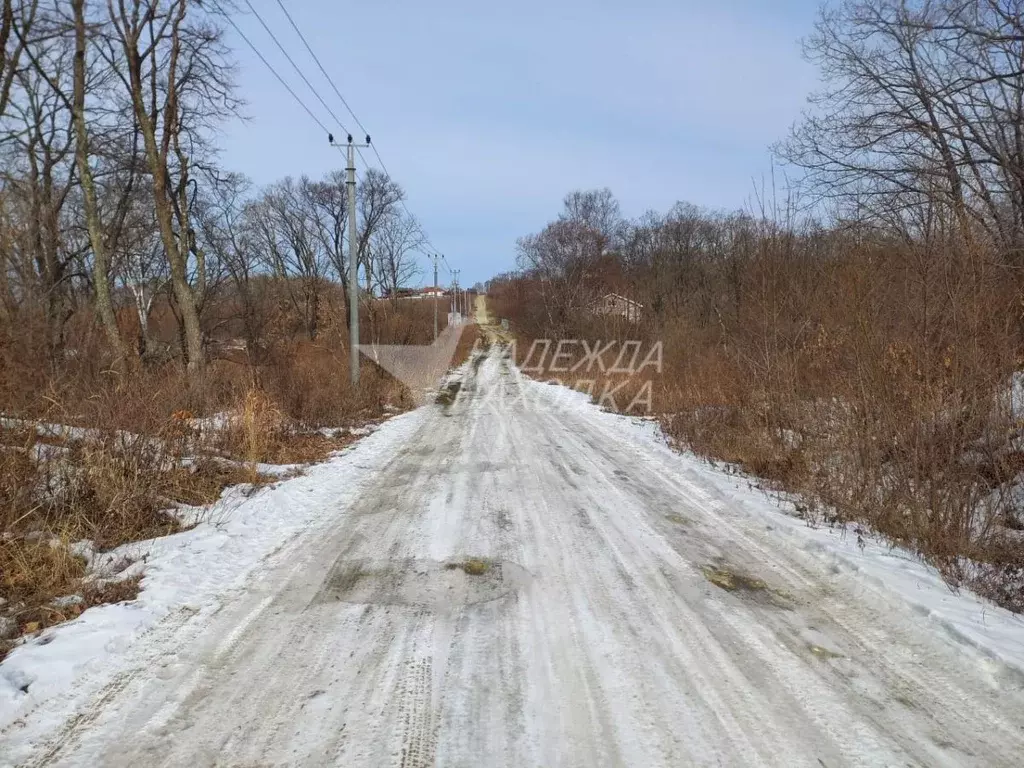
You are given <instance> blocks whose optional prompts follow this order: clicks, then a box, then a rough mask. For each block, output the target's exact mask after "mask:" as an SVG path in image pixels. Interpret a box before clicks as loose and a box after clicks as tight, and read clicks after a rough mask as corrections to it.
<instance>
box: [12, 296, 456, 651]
mask: <svg viewBox="0 0 1024 768" xmlns="http://www.w3.org/2000/svg"><path fill="white" fill-rule="evenodd" d="M267 300H268V301H269V302H270V304H268V306H266V307H263V308H262V309H261V311H263V310H266V311H265V312H263V314H264V315H265V318H264V319H265V320H266V323H265V324H264V325H262V326H261V335H260V336H259V337H254V338H251V339H250V340H249V343H248V344H246V345H243V348H242V350H241V351H239V346H238V344H237V343H235V341H237V340H231V339H220V340H218V342H217V343H214V344H211V350H210V351H211V356H212V359H211V360H210V362H209V364H208V365H207V367H206V369H205V371H204V373H203V375H202V376H200V377H188V376H186V374H185V371H184V370H183V369H182V367H181V366H180V364H179V362H178V361H177V360H175V359H174V355H173V345H174V343H175V342H176V340H177V337H176V335H175V333H174V325H173V315H172V314H171V313H170V312H169V310H167V308H166V307H158V308H157V310H155V311H154V318H153V320H154V329H155V330H154V333H155V334H156V335H157V337H160V336H161V335H162V337H163V339H162V340H161V338H156V339H155V340H154V341H155V342H158V343H156V344H155V345H154V347H155V348H159V349H165V350H169V351H170V352H171V353H172V354H152V355H150V356H149V357H147V359H146V360H145V361H141V362H140V364H139V365H138V366H136V367H133V368H131V369H129V370H127V371H121V372H115V371H113V370H111V368H110V367H109V365H108V357H107V355H106V350H105V349H104V346H103V342H102V335H101V334H99V333H98V332H97V329H96V327H95V325H94V322H93V316H92V313H91V312H85V313H83V314H81V315H76V316H74V317H73V318H72V319H71V321H70V322H69V323H68V326H67V349H68V354H67V355H65V356H64V357H63V358H62V359H61V360H60V361H59V362H57V363H56V364H55V363H54V361H53V360H51V359H50V358H49V357H48V356H47V349H46V345H45V343H44V340H45V335H44V334H42V333H40V332H38V331H39V330H40V329H39V327H38V326H37V325H33V322H35V321H37V320H39V318H35V320H33V317H32V316H31V315H25V316H23V318H22V321H23V322H22V327H20V329H19V331H18V333H12V332H11V329H10V328H0V402H3V403H4V408H3V410H4V413H5V415H6V416H17V417H20V418H21V419H23V420H24V421H22V422H20V423H19V424H17V425H16V426H13V427H12V426H0V599H2V600H4V601H6V602H5V603H3V604H2V605H0V617H6V618H9V619H10V621H5V622H0V624H4V625H8V626H7V628H8V629H11V632H13V634H15V635H17V634H19V633H22V632H31V631H36V630H37V629H39V628H42V627H46V626H49V625H51V624H54V623H57V622H59V621H62V620H66V619H68V618H73V617H74V616H76V615H77V614H78V613H79V612H80V611H81V610H84V608H85V607H88V606H89V605H92V604H97V603H98V602H104V601H115V600H121V599H131V597H132V596H133V595H134V593H135V592H136V591H137V589H138V584H137V580H134V581H133V580H128V581H125V582H119V581H112V582H107V583H103V584H102V586H100V585H99V582H95V583H93V582H89V581H88V579H87V578H86V577H87V574H86V565H85V561H84V560H82V559H81V558H78V557H75V556H74V555H73V554H72V551H73V548H71V547H70V545H71V543H72V542H77V541H80V540H83V539H88V540H91V541H92V542H93V544H94V546H95V547H96V548H98V549H101V550H104V549H111V548H114V547H117V546H119V545H122V544H125V543H127V542H134V541H140V540H146V539H150V538H153V537H156V536H162V535H166V534H170V533H174V532H176V531H179V530H181V528H182V523H181V521H180V519H179V517H178V516H177V515H176V514H174V509H175V507H177V506H178V505H188V506H190V507H202V506H205V505H208V504H210V503H212V502H214V501H216V500H217V499H218V498H219V497H220V496H221V494H222V493H223V491H224V489H225V488H227V487H229V486H232V485H237V484H242V483H248V484H253V485H260V484H263V483H265V482H268V481H269V480H270V479H271V478H268V477H266V476H264V475H261V474H260V472H259V465H260V464H263V463H269V464H305V463H309V462H314V461H321V460H324V459H325V458H327V457H328V456H329V455H330V454H331V453H332V452H334V451H337V450H339V449H341V448H344V447H345V446H346V445H349V444H350V443H351V442H353V441H354V440H355V439H356V437H355V436H354V435H352V434H351V432H350V431H346V430H341V431H340V432H338V433H337V434H338V435H339V436H337V437H328V436H326V435H325V434H323V433H321V431H320V428H321V427H331V428H339V427H341V428H344V427H355V426H363V425H365V424H367V423H370V422H376V421H379V420H381V419H383V418H385V417H386V416H387V415H389V414H390V413H394V412H397V411H401V410H403V409H405V408H407V407H409V406H411V404H412V400H411V399H410V397H409V395H408V392H406V391H405V388H404V387H403V386H402V385H401V384H400V383H399V382H397V381H396V380H395V379H393V378H392V377H391V376H389V375H388V374H386V373H384V372H382V371H381V370H380V369H379V368H377V366H375V365H374V364H373V363H371V362H369V361H367V360H364V361H363V366H362V370H361V379H362V381H361V386H360V387H359V388H358V389H353V388H352V387H351V386H350V385H349V383H348V355H347V349H346V346H345V343H346V340H347V332H346V329H345V324H344V318H343V316H342V313H340V312H339V311H338V309H339V308H340V306H341V305H340V304H338V303H331V302H327V303H325V305H324V307H323V316H322V317H321V322H320V328H321V332H320V334H319V335H318V337H317V338H316V339H315V340H309V339H305V338H303V337H302V336H301V334H296V333H295V332H294V329H292V328H291V325H294V324H295V322H296V318H292V317H289V316H288V314H287V312H285V313H282V312H280V311H279V309H277V308H275V307H276V305H274V294H273V292H272V291H271V292H269V293H268V294H267ZM222 310H224V311H225V312H226V314H224V312H222ZM234 310H237V307H235V308H234V309H232V307H231V306H230V302H228V304H224V303H223V302H221V303H220V304H218V305H216V306H213V307H211V308H210V312H211V319H212V320H213V321H214V322H215V323H217V324H218V326H217V327H223V328H230V327H231V325H232V321H231V320H230V318H231V312H232V311H234ZM222 314H224V318H221V317H220V316H221V315H222ZM432 315H433V312H432V307H427V306H424V305H422V304H415V303H412V302H408V303H404V302H402V303H398V304H397V305H396V304H390V303H378V304H377V305H375V306H373V307H370V308H365V311H364V313H363V323H364V330H365V334H366V335H365V336H364V341H368V340H369V339H370V338H374V339H376V340H377V341H379V342H380V343H407V344H418V343H429V336H430V335H431V329H432ZM441 316H442V318H444V317H445V316H446V313H445V307H441ZM224 319H226V320H227V322H226V323H225V322H224ZM209 417H216V419H212V420H211V422H210V423H211V424H212V423H215V422H226V424H227V426H226V427H225V428H223V429H219V428H205V427H204V428H202V429H200V428H199V427H198V426H197V424H198V422H197V421H196V419H207V418H209ZM37 424H38V425H43V428H41V429H36V425H37ZM45 425H59V426H58V427H57V429H56V431H55V430H53V429H51V428H50V427H48V426H45ZM72 428H74V429H77V430H79V431H78V432H76V433H74V434H73V436H72V433H70V432H68V430H70V429H72ZM83 579H85V580H83ZM76 595H77V598H80V599H74V600H69V601H58V602H57V603H55V602H54V601H55V600H56V599H58V598H64V597H68V596H76ZM7 634H10V633H7ZM3 642H4V643H6V645H4V646H3V647H2V648H0V652H4V651H5V650H6V649H7V648H9V647H10V643H11V642H13V639H12V638H10V637H8V638H6V639H5V640H4V641H3Z"/></svg>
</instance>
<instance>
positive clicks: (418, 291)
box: [395, 285, 448, 299]
mask: <svg viewBox="0 0 1024 768" xmlns="http://www.w3.org/2000/svg"><path fill="white" fill-rule="evenodd" d="M447 295H448V292H447V291H445V289H444V288H441V287H437V288H435V287H434V286H432V285H428V286H427V287H426V288H399V289H398V290H397V291H395V298H398V299H432V298H434V296H437V297H438V298H442V297H444V296H447Z"/></svg>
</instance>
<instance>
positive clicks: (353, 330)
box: [328, 133, 370, 386]
mask: <svg viewBox="0 0 1024 768" xmlns="http://www.w3.org/2000/svg"><path fill="white" fill-rule="evenodd" d="M328 138H329V139H330V141H331V144H334V137H333V136H329V137H328ZM369 146H370V137H369V136H367V137H366V143H365V144H353V143H352V134H351V133H350V134H349V135H348V167H347V168H346V169H345V170H346V171H348V178H347V179H346V181H345V187H346V189H347V190H348V346H349V350H348V362H349V380H350V381H351V382H352V385H353V386H358V385H359V247H358V245H357V240H358V238H357V237H356V150H357V149H362V148H364V147H369ZM367 274H369V270H367Z"/></svg>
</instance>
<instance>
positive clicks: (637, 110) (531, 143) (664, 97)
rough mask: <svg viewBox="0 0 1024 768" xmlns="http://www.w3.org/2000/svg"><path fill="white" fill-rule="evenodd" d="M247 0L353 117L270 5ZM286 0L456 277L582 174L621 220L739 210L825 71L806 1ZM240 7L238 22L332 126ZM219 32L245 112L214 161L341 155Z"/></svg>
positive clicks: (317, 161) (318, 160)
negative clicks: (681, 208)
mask: <svg viewBox="0 0 1024 768" xmlns="http://www.w3.org/2000/svg"><path fill="white" fill-rule="evenodd" d="M251 2H252V4H253V7H254V8H255V9H256V10H257V11H258V12H259V13H260V15H261V16H262V17H263V18H264V19H265V20H266V21H267V23H268V24H269V25H270V27H271V29H272V30H273V31H274V33H275V34H276V35H277V36H278V39H279V40H280V41H281V42H282V44H283V45H284V46H285V48H286V49H287V50H288V52H289V54H290V55H291V56H292V58H293V59H294V60H295V61H296V63H297V64H298V65H299V66H300V67H301V68H302V69H303V71H304V72H305V74H306V76H307V77H308V78H309V79H310V81H311V82H312V83H313V85H314V86H315V87H316V88H317V90H318V91H319V92H320V94H321V96H322V97H323V98H324V100H325V101H326V102H327V104H328V105H329V106H330V107H331V108H332V110H333V111H334V113H335V114H336V115H337V116H338V117H339V118H340V119H341V120H342V121H343V122H344V124H345V126H346V127H347V128H349V129H352V130H353V131H354V129H355V125H354V121H353V120H352V119H351V116H350V115H349V114H348V112H347V111H345V109H344V107H343V106H342V104H341V103H340V102H339V101H338V99H337V96H335V94H334V92H333V90H332V89H331V87H330V85H329V84H328V83H327V82H326V80H325V79H324V78H323V76H322V75H321V74H320V72H319V70H318V68H317V66H316V64H315V63H314V62H313V60H312V59H311V58H310V57H309V56H308V54H307V53H306V51H305V49H304V47H303V45H302V43H301V41H300V40H299V38H298V36H297V35H296V34H295V33H294V31H293V30H292V29H291V27H290V26H289V24H288V21H287V19H286V17H285V15H284V13H283V12H282V11H281V8H280V7H279V6H278V4H277V0H251ZM282 2H283V3H284V5H285V7H287V8H288V10H289V12H290V13H291V14H292V17H293V18H294V19H295V21H296V23H297V24H298V26H299V28H300V29H301V30H302V32H303V33H304V34H305V35H306V38H307V40H308V41H309V43H310V45H311V46H312V48H313V50H314V51H315V52H316V53H317V55H318V56H319V57H320V60H321V62H322V63H323V65H324V67H325V68H326V70H327V71H328V72H329V73H330V75H331V77H332V78H333V79H334V82H335V83H336V84H337V86H338V88H339V89H340V91H341V93H342V95H343V96H344V97H345V99H346V100H347V101H348V103H349V105H350V106H351V107H352V109H353V110H354V111H355V113H356V115H357V116H358V117H359V119H360V120H361V121H362V123H363V124H364V125H365V126H366V128H367V129H368V130H369V132H370V134H371V136H372V138H373V143H374V144H375V145H376V146H377V148H378V150H379V152H380V154H381V156H382V157H383V159H384V162H385V164H386V165H387V167H388V170H389V171H390V172H391V174H392V175H393V176H394V177H395V179H396V180H398V181H399V182H400V183H401V184H402V185H403V186H404V187H405V188H406V190H407V191H408V206H409V208H410V210H412V212H413V213H415V214H416V216H417V217H419V219H420V220H421V222H422V223H423V225H424V227H425V229H426V231H427V233H428V235H429V237H430V239H431V242H432V243H433V244H434V245H435V246H436V247H437V248H438V249H439V250H440V251H442V252H443V253H445V255H446V257H447V259H448V261H449V262H450V263H451V264H452V266H453V267H459V268H462V269H463V270H464V271H463V279H462V282H463V284H472V283H474V282H476V281H477V280H486V279H487V278H489V277H491V276H493V275H494V274H496V273H498V272H502V271H505V270H508V269H511V268H513V267H514V264H515V240H516V238H517V237H519V236H520V235H524V234H528V233H530V232H534V231H536V230H538V229H540V228H541V227H542V226H543V225H544V224H545V223H546V222H547V221H548V220H550V219H552V218H553V217H554V216H555V215H556V214H557V213H558V211H559V208H560V205H561V199H562V197H563V196H564V195H565V193H566V192H569V191H570V190H573V189H578V188H592V187H604V186H607V187H610V188H611V189H612V191H613V192H614V193H615V195H616V196H617V197H618V199H619V201H620V202H621V204H622V208H623V212H624V213H625V214H626V215H628V216H637V215H640V214H641V213H643V212H644V211H645V210H647V209H651V208H653V209H657V210H661V211H663V210H665V209H667V208H669V207H670V206H671V205H672V204H673V203H674V202H676V201H677V200H684V201H688V202H692V203H695V204H698V205H703V206H707V207H713V208H727V209H735V208H739V207H742V206H743V205H744V204H745V202H747V201H748V200H749V198H750V196H751V193H752V191H753V189H754V184H755V182H756V183H760V180H761V179H765V178H767V177H768V176H769V175H770V173H771V163H770V156H769V153H768V146H769V145H770V144H771V143H772V142H773V141H775V140H776V139H778V138H781V137H782V136H783V135H784V134H785V133H786V131H787V130H788V128H789V126H790V125H791V124H792V122H793V121H794V120H795V119H796V118H797V117H798V115H799V113H800V111H801V109H802V108H803V106H804V103H805V100H806V97H807V94H808V93H809V92H810V91H811V90H813V88H814V87H815V83H816V79H815V73H814V72H813V70H812V69H811V68H810V67H809V66H808V65H806V64H805V63H804V62H803V61H802V60H801V58H800V49H799V42H798V41H799V39H800V38H801V37H802V36H804V35H806V34H807V33H808V32H809V31H810V28H811V25H812V23H813V21H814V17H815V12H816V8H817V5H818V3H817V2H815V1H814V0H782V1H781V2H771V3H767V2H763V0H762V2H756V1H755V0H723V1H722V2H720V3H709V2H706V0H704V1H703V2H702V1H700V0H674V1H673V0H664V1H662V0H633V2H629V3H626V2H622V1H621V0H618V1H617V2H605V1H603V0H600V1H599V0H593V1H592V2H583V0H515V1H513V2H501V3H495V2H489V1H488V0H476V1H475V2H474V1H471V0H434V1H433V2H422V1H419V2H417V1H415V0H363V1H362V2H351V1H350V0H282ZM238 3H239V5H240V7H241V8H242V9H243V10H244V11H245V12H246V13H245V14H241V13H240V14H239V15H236V16H235V17H234V18H235V21H236V23H237V24H238V25H239V27H240V28H241V29H242V30H243V32H245V34H246V35H247V36H248V37H249V38H250V40H252V41H253V43H255V45H256V46H257V47H258V48H259V49H260V51H261V53H263V54H264V56H266V57H267V59H268V60H269V61H270V62H271V63H272V64H273V65H274V66H275V68H276V69H277V70H278V72H280V74H281V75H282V76H283V77H285V79H286V80H287V81H288V83H289V84H290V85H291V86H292V88H293V89H294V90H295V92H296V93H297V94H298V95H299V96H300V97H301V98H302V99H303V101H304V102H305V103H306V104H307V105H308V106H309V107H310V109H312V110H313V112H314V113H316V114H317V116H318V117H319V118H320V120H321V121H322V122H323V123H324V124H325V125H327V126H328V127H329V128H331V129H332V130H333V131H334V133H335V136H336V137H338V138H342V137H343V136H344V131H343V130H342V129H341V128H340V127H338V126H337V125H336V124H335V122H334V121H333V120H332V118H331V117H330V116H329V115H328V114H327V112H326V110H325V109H324V108H323V107H322V106H321V105H320V103H319V102H318V101H317V100H316V98H315V97H314V96H313V95H312V94H311V93H310V92H309V90H308V89H307V88H306V86H305V85H304V84H303V83H302V81H301V80H300V79H299V77H298V75H296V74H295V71H294V70H293V69H292V68H291V66H290V65H289V64H288V62H287V60H286V59H285V58H284V56H283V55H281V53H280V52H279V51H278V50H277V48H276V46H275V45H274V43H273V41H272V40H271V39H270V37H269V35H268V34H267V33H266V32H265V31H264V30H263V29H262V27H261V26H260V24H259V22H258V21H257V19H256V18H255V17H254V16H252V15H251V14H248V9H247V8H246V6H245V0H238ZM716 5H717V6H719V7H713V6H716ZM229 40H230V42H231V44H232V45H233V46H234V47H235V49H236V51H237V58H238V62H239V72H238V77H237V80H238V84H239V91H240V95H241V96H242V97H243V98H244V99H245V100H246V102H247V105H246V107H245V114H246V115H247V116H248V120H246V121H245V122H241V121H232V122H231V123H228V124H227V125H226V126H225V127H224V135H223V136H222V138H221V142H220V143H221V144H222V146H223V148H224V149H223V154H222V162H223V164H224V165H225V166H226V167H228V168H230V169H232V170H238V171H241V172H243V173H245V174H247V175H248V176H250V177H251V178H252V179H253V180H255V181H256V182H258V183H266V182H270V181H273V180H275V179H278V178H280V177H283V176H285V175H293V176H300V175H302V174H308V175H310V176H314V177H318V176H321V175H322V174H323V173H325V172H326V171H328V170H330V169H332V168H335V167H344V162H343V157H342V155H341V154H340V153H339V152H337V151H336V150H333V149H331V148H330V147H329V146H328V144H327V139H326V137H325V136H324V134H323V131H322V129H321V128H319V127H318V126H317V124H316V123H315V122H314V121H313V120H312V119H311V118H310V117H309V115H307V114H306V113H305V112H304V111H303V110H302V108H301V107H299V106H298V105H297V104H296V103H295V102H294V101H293V100H292V97H291V96H289V95H288V93H287V91H285V90H284V88H282V86H281V85H280V84H279V83H278V82H277V81H276V80H275V79H274V78H273V76H272V75H271V74H270V73H269V72H268V71H267V70H266V68H265V67H264V65H263V64H262V63H261V62H260V61H259V59H258V58H256V56H255V55H254V54H253V53H252V52H251V50H249V49H248V47H247V46H246V45H245V44H244V43H243V41H242V40H241V39H239V38H238V36H237V35H235V34H234V33H231V34H230V37H229ZM367 159H372V156H371V155H367ZM424 272H425V273H426V270H424ZM446 279H447V276H443V277H442V282H444V281H445V280H446Z"/></svg>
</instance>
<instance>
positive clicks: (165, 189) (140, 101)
mask: <svg viewBox="0 0 1024 768" xmlns="http://www.w3.org/2000/svg"><path fill="white" fill-rule="evenodd" d="M107 6H108V12H109V17H110V22H111V25H112V30H113V31H112V34H111V36H110V37H109V40H108V46H107V59H108V62H109V64H110V66H111V67H112V68H113V69H114V71H116V72H117V73H118V75H119V77H120V78H121V81H122V83H123V84H124V86H125V89H126V92H127V94H128V95H129V96H130V99H131V104H132V109H133V112H134V115H135V119H136V121H137V123H138V127H139V131H140V132H141V135H142V140H143V147H144V150H145V159H146V166H147V169H148V171H149V173H150V175H151V177H152V197H153V205H154V211H155V214H156V219H157V223H158V225H159V229H160V236H161V239H162V241H163V247H164V254H165V257H166V259H167V262H168V265H169V268H170V275H171V289H172V295H173V297H174V306H175V308H176V312H177V314H178V317H179V322H180V327H181V336H182V340H183V344H182V347H183V351H184V353H185V359H186V362H187V366H188V369H189V371H190V372H193V373H195V372H198V371H200V370H201V369H202V367H203V363H204V359H205V357H204V349H203V337H202V329H201V326H200V317H199V303H200V299H199V297H201V296H202V295H203V294H205V292H206V279H207V271H206V263H205V254H204V252H203V250H202V249H201V248H198V247H197V242H196V237H195V230H194V227H193V222H192V206H193V202H194V200H195V196H196V192H195V188H194V184H192V183H191V182H193V181H194V180H195V179H196V174H195V172H194V169H193V161H194V160H195V157H196V155H197V154H199V155H201V154H202V150H203V139H202V129H204V128H206V127H208V126H209V125H210V123H211V122H213V121H215V120H217V119H219V118H221V117H223V116H225V115H227V114H230V113H231V112H233V111H234V110H235V108H236V107H237V104H236V102H235V99H234V96H233V86H232V81H231V67H230V65H229V62H228V60H227V51H226V49H225V47H224V45H223V42H222V39H221V38H222V31H221V29H220V28H219V27H218V26H217V25H215V24H214V23H213V22H212V21H211V20H210V18H208V17H206V16H204V14H203V11H202V10H201V6H198V5H194V4H192V3H189V2H188V1H187V0H171V2H169V3H167V4H166V5H164V4H163V3H160V2H159V0H116V2H115V0H108V2H107ZM190 10H192V11H193V12H192V13H191V14H190V13H189V11H190Z"/></svg>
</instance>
